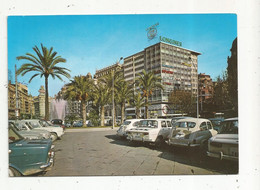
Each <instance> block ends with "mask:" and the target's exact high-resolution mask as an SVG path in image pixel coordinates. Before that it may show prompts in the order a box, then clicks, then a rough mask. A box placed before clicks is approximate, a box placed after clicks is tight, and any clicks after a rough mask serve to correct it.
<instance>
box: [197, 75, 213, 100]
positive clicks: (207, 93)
mask: <svg viewBox="0 0 260 190" xmlns="http://www.w3.org/2000/svg"><path fill="white" fill-rule="evenodd" d="M198 78H199V102H203V103H204V102H205V101H207V100H210V99H212V98H213V93H214V85H213V82H212V79H211V78H210V75H206V74H205V73H200V74H199V75H198Z"/></svg>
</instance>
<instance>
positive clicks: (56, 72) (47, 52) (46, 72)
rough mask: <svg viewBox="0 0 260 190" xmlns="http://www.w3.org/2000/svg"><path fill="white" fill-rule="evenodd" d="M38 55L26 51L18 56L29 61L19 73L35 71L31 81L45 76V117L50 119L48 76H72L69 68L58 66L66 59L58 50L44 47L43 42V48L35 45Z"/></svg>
mask: <svg viewBox="0 0 260 190" xmlns="http://www.w3.org/2000/svg"><path fill="white" fill-rule="evenodd" d="M33 50H34V52H35V53H36V55H33V54H31V53H26V54H25V55H23V56H18V57H16V59H17V60H25V61H28V62H26V63H24V64H23V65H22V66H21V67H20V68H19V69H18V70H17V74H18V75H22V76H24V75H25V74H27V73H33V75H32V77H31V78H30V80H29V83H30V82H31V81H32V80H33V79H34V78H35V77H37V76H40V77H44V79H45V119H47V120H48V119H49V91H48V78H49V76H51V77H52V78H53V79H55V78H58V79H60V80H62V76H65V77H67V78H70V74H69V71H70V70H69V69H67V68H64V67H58V66H57V64H58V63H65V62H66V59H64V58H62V57H61V56H57V52H56V51H53V47H51V48H50V49H48V48H46V47H44V46H43V45H42V44H41V50H40V49H39V48H38V47H37V46H35V47H34V48H33Z"/></svg>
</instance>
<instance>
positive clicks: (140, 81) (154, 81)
mask: <svg viewBox="0 0 260 190" xmlns="http://www.w3.org/2000/svg"><path fill="white" fill-rule="evenodd" d="M138 76H139V77H138V78H137V80H136V85H137V86H138V87H139V88H140V90H141V91H142V95H143V97H144V98H145V118H148V105H149V102H148V98H149V97H150V96H151V95H152V93H153V92H154V91H155V90H156V89H160V90H163V86H162V84H161V78H160V77H159V76H156V75H154V73H153V72H152V71H151V72H148V73H147V72H146V71H145V70H143V71H142V73H140V74H138Z"/></svg>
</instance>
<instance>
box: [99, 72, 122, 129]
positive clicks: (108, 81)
mask: <svg viewBox="0 0 260 190" xmlns="http://www.w3.org/2000/svg"><path fill="white" fill-rule="evenodd" d="M123 80H124V78H123V76H122V72H120V71H114V70H112V71H111V72H110V73H109V74H108V75H105V76H104V77H103V78H101V79H100V81H101V82H102V83H104V84H105V85H106V86H107V88H108V89H109V96H111V95H112V93H116V92H115V91H116V89H115V87H116V85H117V84H118V83H119V82H121V81H123ZM113 90H114V92H113ZM110 102H112V103H113V99H112V98H111V99H110ZM114 103H115V102H114ZM115 107H116V106H114V110H113V113H114V118H116V117H115V115H116V111H115ZM114 124H115V120H114Z"/></svg>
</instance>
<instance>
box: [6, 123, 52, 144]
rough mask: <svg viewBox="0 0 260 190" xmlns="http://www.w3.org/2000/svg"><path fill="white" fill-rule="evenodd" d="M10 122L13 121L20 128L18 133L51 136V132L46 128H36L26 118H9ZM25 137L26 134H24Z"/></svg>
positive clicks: (45, 137) (47, 137)
mask: <svg viewBox="0 0 260 190" xmlns="http://www.w3.org/2000/svg"><path fill="white" fill-rule="evenodd" d="M9 123H13V124H14V125H15V126H16V127H17V128H18V129H17V130H18V133H20V134H21V135H22V136H24V135H23V134H40V135H41V136H42V137H43V138H44V139H49V138H51V133H50V132H49V131H46V130H35V129H34V128H33V127H32V126H31V125H30V124H29V123H27V122H25V121H24V120H9ZM24 137H25V136H24Z"/></svg>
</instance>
